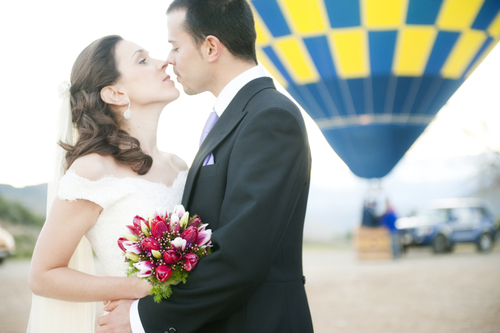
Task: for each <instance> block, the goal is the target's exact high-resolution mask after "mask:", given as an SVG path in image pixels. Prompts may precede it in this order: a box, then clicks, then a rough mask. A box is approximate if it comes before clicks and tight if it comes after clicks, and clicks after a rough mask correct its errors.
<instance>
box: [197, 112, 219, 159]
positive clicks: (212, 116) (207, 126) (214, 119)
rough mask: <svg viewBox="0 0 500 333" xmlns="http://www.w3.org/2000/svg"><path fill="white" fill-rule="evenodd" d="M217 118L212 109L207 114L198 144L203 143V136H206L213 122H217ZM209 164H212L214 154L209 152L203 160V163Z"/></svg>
mask: <svg viewBox="0 0 500 333" xmlns="http://www.w3.org/2000/svg"><path fill="white" fill-rule="evenodd" d="M217 119H219V116H218V115H217V113H216V112H215V110H214V111H212V112H211V113H210V115H209V116H208V119H207V122H206V123H205V126H204V127H203V131H202V132H201V137H200V146H201V144H202V143H203V141H205V138H206V137H207V135H208V133H209V132H210V130H211V129H212V127H214V125H215V123H216V122H217ZM211 164H214V154H212V153H210V155H208V156H207V157H206V158H205V161H203V165H211Z"/></svg>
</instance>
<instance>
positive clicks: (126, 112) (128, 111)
mask: <svg viewBox="0 0 500 333" xmlns="http://www.w3.org/2000/svg"><path fill="white" fill-rule="evenodd" d="M125 101H126V102H128V109H127V111H125V112H124V113H123V118H125V119H130V118H132V111H130V99H129V98H128V97H127V98H126V99H125Z"/></svg>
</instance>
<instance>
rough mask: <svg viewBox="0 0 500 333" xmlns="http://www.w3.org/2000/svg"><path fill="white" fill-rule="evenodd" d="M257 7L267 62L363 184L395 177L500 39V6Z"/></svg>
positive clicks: (266, 3) (282, 2) (371, 1)
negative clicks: (407, 154)
mask: <svg viewBox="0 0 500 333" xmlns="http://www.w3.org/2000/svg"><path fill="white" fill-rule="evenodd" d="M250 3H251V6H252V8H253V10H254V14H255V15H254V16H255V21H256V30H257V55H258V58H259V60H260V62H261V63H262V64H263V65H264V66H265V67H266V68H267V69H268V70H269V72H270V73H271V74H272V75H273V76H274V77H275V78H276V79H277V80H278V82H279V83H280V84H281V85H282V86H283V87H284V88H285V89H286V90H287V91H288V92H289V93H290V95H291V96H292V97H293V98H294V99H295V100H296V101H297V102H298V103H299V104H300V105H301V106H302V107H303V108H304V110H305V111H306V112H307V113H308V114H309V115H310V116H311V118H312V119H314V120H315V122H316V124H317V125H318V126H319V128H320V129H321V131H322V133H323V134H324V136H325V138H326V139H327V141H328V142H329V144H330V145H331V147H332V148H333V149H334V150H335V152H336V153H337V154H338V155H339V157H340V158H342V160H343V161H344V162H345V163H346V164H347V165H348V166H349V168H350V169H351V171H352V172H353V173H354V174H356V175H357V176H359V177H363V178H381V177H384V176H385V175H387V174H388V173H389V172H390V171H391V170H392V169H393V167H394V166H395V165H396V164H397V163H398V161H399V160H400V159H401V158H402V157H403V155H404V154H405V152H406V151H407V150H408V149H409V148H410V146H411V145H412V144H413V142H414V141H415V140H416V139H417V138H418V137H419V136H420V134H421V133H422V132H423V131H424V129H425V128H426V127H427V125H428V124H429V123H430V122H431V121H432V119H433V118H434V116H435V115H436V113H437V112H438V111H439V110H440V109H441V107H442V106H443V105H444V104H445V103H446V101H447V100H448V99H449V98H450V97H451V95H453V93H454V92H455V91H456V90H457V88H458V87H459V86H460V85H461V84H462V83H463V82H464V80H465V79H466V78H467V77H468V76H469V75H470V74H471V73H472V71H473V70H474V69H475V68H476V67H477V66H478V65H479V63H481V61H482V60H483V59H484V58H485V57H486V55H487V54H488V53H489V52H490V51H491V50H492V49H493V47H494V46H495V45H496V43H498V41H499V39H500V0H307V1H306V0H251V1H250ZM472 111H473V110H471V112H472Z"/></svg>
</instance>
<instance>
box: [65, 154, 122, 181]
mask: <svg viewBox="0 0 500 333" xmlns="http://www.w3.org/2000/svg"><path fill="white" fill-rule="evenodd" d="M68 170H71V171H73V172H74V173H76V174H77V175H78V176H80V177H83V178H86V179H90V180H97V179H99V178H102V177H103V176H109V175H114V174H115V173H116V171H117V165H116V161H115V159H114V158H113V157H112V156H102V155H99V154H95V153H93V154H88V155H85V156H81V157H78V158H77V159H76V160H75V161H74V162H73V164H72V165H71V167H70V168H69V169H68Z"/></svg>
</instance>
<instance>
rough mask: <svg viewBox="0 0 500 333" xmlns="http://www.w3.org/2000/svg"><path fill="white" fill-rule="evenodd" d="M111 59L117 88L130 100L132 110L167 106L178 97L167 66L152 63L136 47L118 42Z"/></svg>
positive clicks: (143, 52) (160, 63) (155, 60)
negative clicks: (116, 70)
mask: <svg viewBox="0 0 500 333" xmlns="http://www.w3.org/2000/svg"><path fill="white" fill-rule="evenodd" d="M115 57H116V61H117V67H118V71H119V72H120V74H121V77H120V79H119V80H118V82H117V84H118V85H119V87H120V88H121V90H122V91H123V92H124V93H125V94H126V95H127V96H128V98H129V99H130V102H131V105H132V110H133V109H134V106H135V107H140V106H145V105H150V104H164V105H166V104H168V103H169V102H171V101H173V100H175V99H177V98H178V97H179V90H177V88H176V87H175V84H174V82H173V81H172V80H171V79H170V76H169V75H167V73H165V70H166V69H167V65H168V64H167V62H166V61H163V60H159V59H154V58H151V57H150V56H149V53H148V51H146V50H145V49H144V48H142V47H140V46H139V45H137V44H135V43H132V42H130V41H127V40H122V41H120V42H119V43H118V44H117V45H116V49H115Z"/></svg>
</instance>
